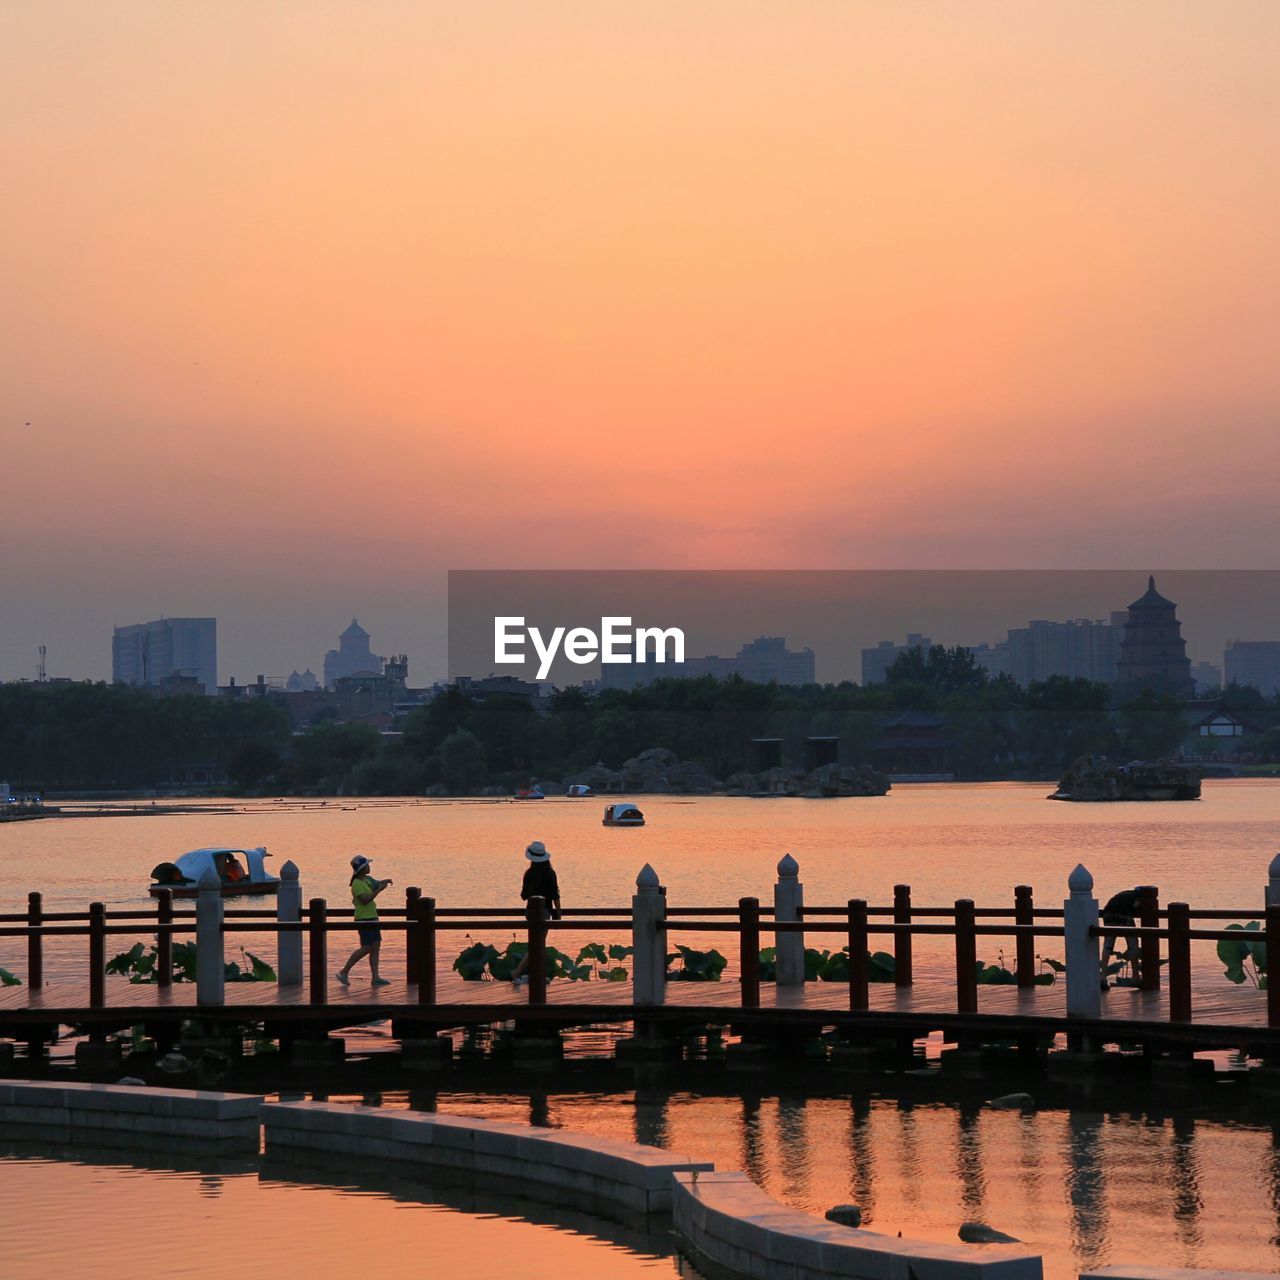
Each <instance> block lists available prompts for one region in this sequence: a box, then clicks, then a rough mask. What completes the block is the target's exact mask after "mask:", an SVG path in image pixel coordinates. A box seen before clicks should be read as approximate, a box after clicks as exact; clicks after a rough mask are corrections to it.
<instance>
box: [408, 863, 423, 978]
mask: <svg viewBox="0 0 1280 1280" xmlns="http://www.w3.org/2000/svg"><path fill="white" fill-rule="evenodd" d="M421 897H422V890H421V889H419V888H418V886H417V885H410V886H409V887H408V888H407V889H406V890H405V891H404V918H405V920H406V921H408V923H409V929H408V931H407V932H406V934H405V948H404V978H405V981H406V982H408V983H409V984H410V985H412V984H413V983H415V982H417V981H418V948H417V947H416V946H415V945H414V941H413V939H414V931H415V929H416V927H417V926H416V923H415V922H416V921H417V919H418V914H417V910H416V907H417V903H418V901H419V899H421Z"/></svg>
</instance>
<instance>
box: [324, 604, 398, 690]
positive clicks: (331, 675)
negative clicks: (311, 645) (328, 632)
mask: <svg viewBox="0 0 1280 1280" xmlns="http://www.w3.org/2000/svg"><path fill="white" fill-rule="evenodd" d="M385 661H386V659H385V658H380V657H379V656H378V655H377V654H376V653H374V652H373V651H372V650H371V649H370V648H369V633H368V632H367V631H366V630H365V629H364V628H363V627H362V626H361V625H360V624H359V623H358V622H357V621H356V620H355V619H354V618H352V619H351V625H350V626H349V627H348V628H347V629H346V630H345V631H344V632H343V633H342V634H341V635H340V636H339V637H338V647H337V648H336V649H330V650H329V652H328V653H326V654H325V655H324V687H325V688H326V689H332V688H334V687H335V686H336V684H337V682H338V681H339V680H340V679H341V678H342V677H343V676H354V675H359V674H360V673H361V672H372V673H374V674H375V675H381V674H382V664H383V663H384V662H385Z"/></svg>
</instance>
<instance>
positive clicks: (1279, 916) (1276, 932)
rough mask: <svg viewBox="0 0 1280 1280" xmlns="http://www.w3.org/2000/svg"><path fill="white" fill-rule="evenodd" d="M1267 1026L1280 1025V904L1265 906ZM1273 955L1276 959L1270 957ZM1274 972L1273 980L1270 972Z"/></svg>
mask: <svg viewBox="0 0 1280 1280" xmlns="http://www.w3.org/2000/svg"><path fill="white" fill-rule="evenodd" d="M1266 938H1267V968H1268V970H1269V972H1268V977H1267V1026H1269V1027H1280V904H1275V905H1273V906H1269V907H1268V908H1267V932H1266ZM1273 956H1275V957H1277V959H1274V960H1273V959H1272V957H1273ZM1272 973H1274V974H1275V981H1274V982H1273V981H1272V980H1271V976H1270V975H1271V974H1272Z"/></svg>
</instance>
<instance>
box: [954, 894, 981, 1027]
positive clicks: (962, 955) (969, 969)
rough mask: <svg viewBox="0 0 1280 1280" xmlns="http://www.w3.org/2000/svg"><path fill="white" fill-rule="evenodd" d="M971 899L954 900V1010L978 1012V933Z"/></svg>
mask: <svg viewBox="0 0 1280 1280" xmlns="http://www.w3.org/2000/svg"><path fill="white" fill-rule="evenodd" d="M976 927H977V920H976V918H975V916H974V908H973V899H972V898H960V899H958V900H957V901H956V1010H957V1011H958V1012H959V1013H977V1012H978V935H977V934H976V933H975V932H974V930H975V928H976Z"/></svg>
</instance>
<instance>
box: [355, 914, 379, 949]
mask: <svg viewBox="0 0 1280 1280" xmlns="http://www.w3.org/2000/svg"><path fill="white" fill-rule="evenodd" d="M356 932H357V933H358V934H359V935H360V945H361V946H362V947H376V946H377V945H378V943H380V942H381V941H382V929H381V927H380V926H379V925H378V923H377V921H376V920H375V921H371V922H370V923H369V924H364V923H362V922H361V921H357V922H356Z"/></svg>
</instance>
